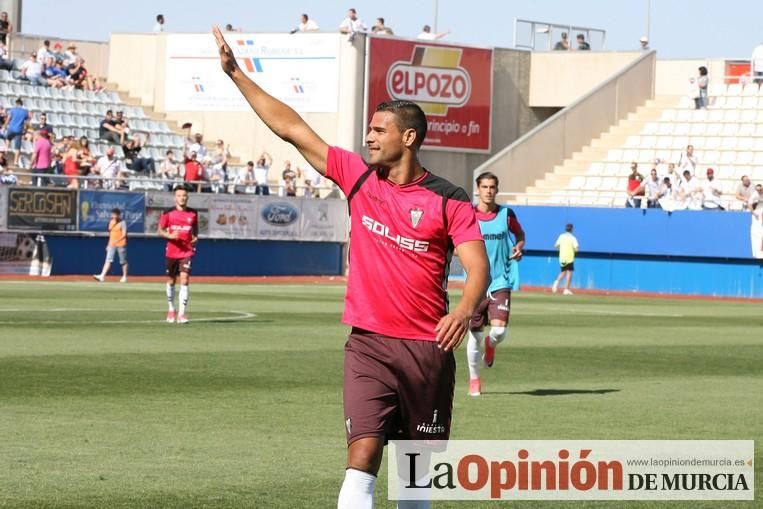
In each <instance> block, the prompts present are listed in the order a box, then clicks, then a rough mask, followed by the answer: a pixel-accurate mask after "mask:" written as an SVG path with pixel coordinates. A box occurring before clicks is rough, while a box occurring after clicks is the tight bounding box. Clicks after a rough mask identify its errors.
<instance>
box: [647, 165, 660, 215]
mask: <svg viewBox="0 0 763 509" xmlns="http://www.w3.org/2000/svg"><path fill="white" fill-rule="evenodd" d="M644 192H645V195H646V208H648V209H659V208H661V207H660V198H662V196H663V189H662V182H660V179H659V178H658V177H657V168H652V170H651V171H650V172H649V178H648V179H647V181H646V182H645V183H644Z"/></svg>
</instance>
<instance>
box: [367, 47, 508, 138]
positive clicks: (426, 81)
mask: <svg viewBox="0 0 763 509" xmlns="http://www.w3.org/2000/svg"><path fill="white" fill-rule="evenodd" d="M369 58H370V61H369V69H370V70H369V77H368V109H369V111H368V120H369V121H370V119H371V117H372V116H373V112H374V109H375V108H376V105H377V104H379V103H380V102H383V101H389V100H408V101H413V102H415V103H417V104H418V105H419V106H421V108H422V109H423V110H424V112H425V113H426V114H427V121H428V130H427V137H426V139H425V140H424V146H425V147H426V148H441V149H444V150H470V151H485V152H487V151H489V150H490V120H491V119H490V105H491V100H492V93H493V91H492V87H493V85H492V82H493V80H492V77H493V50H491V49H484V48H470V47H464V46H453V45H450V44H440V43H431V42H425V41H406V40H400V39H391V38H381V37H372V38H371V41H370V56H369Z"/></svg>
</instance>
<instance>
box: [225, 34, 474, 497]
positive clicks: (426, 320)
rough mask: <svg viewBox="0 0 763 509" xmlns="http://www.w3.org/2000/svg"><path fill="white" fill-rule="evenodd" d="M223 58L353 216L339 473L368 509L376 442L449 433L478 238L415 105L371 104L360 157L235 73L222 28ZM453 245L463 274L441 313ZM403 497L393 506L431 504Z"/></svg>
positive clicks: (347, 493) (261, 112)
mask: <svg viewBox="0 0 763 509" xmlns="http://www.w3.org/2000/svg"><path fill="white" fill-rule="evenodd" d="M213 32H214V35H215V38H216V40H217V45H218V48H219V51H220V62H221V65H222V68H223V71H225V73H226V74H228V76H230V78H231V79H232V80H233V83H234V84H235V85H236V86H237V87H238V88H239V90H240V91H241V93H242V94H243V96H244V98H245V99H246V100H247V101H248V102H249V104H250V105H251V107H252V109H253V110H254V112H255V113H256V114H257V115H258V116H259V117H260V119H262V121H263V122H264V123H265V124H266V125H267V126H268V127H269V128H270V129H271V130H272V131H273V132H274V133H275V134H276V135H277V136H279V137H280V138H282V139H283V140H285V141H287V142H289V143H291V144H292V145H294V146H295V147H296V148H297V150H299V152H300V153H301V154H302V155H303V156H304V157H305V159H307V162H308V163H309V164H310V166H312V167H313V168H315V169H316V170H317V171H318V172H319V173H321V174H322V175H325V176H326V177H328V178H329V179H331V180H333V181H334V182H336V184H337V185H338V186H339V187H340V188H341V189H342V191H344V193H345V195H346V196H347V201H348V206H349V209H350V216H351V220H352V243H351V244H350V263H351V268H350V277H349V282H348V285H347V295H346V298H345V309H344V316H343V321H344V322H345V323H347V324H349V325H350V326H352V330H351V332H350V336H349V339H348V341H347V344H346V345H345V362H344V411H345V427H346V431H347V443H348V453H347V470H346V474H345V479H344V483H343V484H342V489H341V490H340V492H339V501H338V508H339V509H368V508H372V507H373V496H374V483H375V481H376V474H377V472H378V470H379V465H380V463H381V458H382V452H383V448H384V443H385V439H401V440H404V439H409V440H419V439H422V440H444V439H447V438H448V435H449V432H450V420H451V408H452V402H453V386H454V383H455V360H454V357H453V349H454V348H456V347H458V345H459V344H460V343H461V341H462V340H463V338H464V335H465V333H466V330H467V324H468V322H469V317H470V316H471V315H472V313H473V312H474V310H475V308H476V306H477V304H478V303H479V301H480V299H481V297H482V295H484V292H485V289H486V287H487V282H488V269H489V267H488V261H487V256H486V254H485V245H484V243H483V242H482V235H481V234H480V231H479V227H478V226H477V222H476V219H475V215H474V210H473V209H472V206H471V203H470V199H469V196H468V195H467V194H466V192H464V191H463V190H462V189H460V188H458V187H456V186H454V185H452V184H451V183H449V182H448V181H446V180H444V179H442V178H439V177H437V176H435V175H433V174H432V173H430V172H429V171H428V170H426V169H425V168H423V167H422V166H421V164H420V163H419V160H418V151H419V148H420V147H421V143H422V142H423V141H424V137H425V135H426V129H427V121H426V116H425V115H424V112H423V111H422V110H421V108H419V107H418V106H417V105H416V104H414V103H411V102H407V101H392V102H389V103H382V104H380V105H378V106H377V108H376V112H375V113H374V115H373V118H372V119H371V124H370V126H369V129H368V134H367V135H366V146H367V148H368V161H364V160H363V159H362V158H361V156H360V155H358V154H355V153H352V152H348V151H346V150H342V149H340V148H338V147H329V146H328V145H327V144H326V142H325V141H323V140H322V139H321V138H320V137H319V136H318V135H317V134H316V133H315V132H314V131H313V130H312V129H311V128H310V126H308V125H307V123H306V122H305V121H304V120H303V119H302V118H301V117H300V116H299V115H298V114H297V113H296V112H295V111H294V110H293V109H291V108H290V107H289V106H287V105H286V104H284V103H282V102H280V101H279V100H277V99H275V98H274V97H272V96H270V95H269V94H267V93H266V92H265V91H264V90H263V89H262V88H260V87H259V86H258V85H257V84H256V83H255V82H253V81H252V80H251V79H249V78H248V77H247V76H246V75H245V74H244V73H243V72H242V71H241V69H240V68H239V66H238V64H237V62H236V59H235V57H234V55H233V52H232V51H231V49H230V47H229V46H228V44H227V43H226V42H225V39H224V38H223V35H222V33H220V30H219V29H218V28H217V27H215V28H214V29H213ZM454 249H455V251H456V253H457V254H458V256H459V257H460V258H461V261H462V263H463V265H464V267H465V268H466V270H467V273H468V276H467V279H466V284H465V287H464V294H463V297H462V298H461V301H460V302H459V304H458V306H456V307H455V308H454V309H452V310H449V309H448V294H447V291H446V285H447V280H448V265H449V260H450V258H451V255H452V253H453V250H454ZM421 504H422V502H400V503H399V504H398V507H401V508H402V507H406V508H415V507H428V503H426V502H424V504H427V505H421Z"/></svg>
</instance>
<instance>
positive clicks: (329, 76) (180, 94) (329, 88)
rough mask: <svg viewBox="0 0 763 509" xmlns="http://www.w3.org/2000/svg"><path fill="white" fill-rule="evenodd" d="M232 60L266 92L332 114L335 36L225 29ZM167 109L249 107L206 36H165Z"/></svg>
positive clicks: (335, 84)
mask: <svg viewBox="0 0 763 509" xmlns="http://www.w3.org/2000/svg"><path fill="white" fill-rule="evenodd" d="M225 37H226V40H227V42H228V45H229V46H230V47H231V49H232V50H233V53H234V54H235V55H236V59H237V60H238V64H239V66H240V67H241V69H242V70H243V71H244V73H246V74H247V75H248V76H249V77H251V78H252V79H254V80H255V81H256V82H257V83H258V84H259V85H260V86H261V87H262V88H264V89H265V90H266V91H267V92H268V93H270V94H271V95H273V96H275V97H277V98H278V99H280V100H281V101H283V102H285V103H286V104H288V105H289V106H291V107H292V108H294V109H295V110H297V111H299V112H304V113H315V112H317V113H333V112H336V111H337V105H338V98H339V92H338V91H339V64H338V62H339V58H338V57H339V43H340V40H344V39H343V38H342V37H340V36H339V35H337V34H294V35H290V34H241V33H226V34H225ZM166 40H167V53H166V54H167V60H166V70H167V71H166V79H165V90H166V93H165V109H166V110H167V111H250V109H251V108H250V106H249V104H247V102H246V101H245V100H244V98H243V97H242V96H241V93H240V92H239V90H238V88H236V86H235V85H233V83H232V82H231V80H230V78H228V76H226V75H225V73H223V72H222V70H221V69H220V61H219V56H218V51H217V45H216V44H215V40H214V38H213V37H212V35H211V34H171V35H167V36H166Z"/></svg>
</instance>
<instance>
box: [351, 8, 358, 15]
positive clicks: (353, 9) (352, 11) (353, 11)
mask: <svg viewBox="0 0 763 509" xmlns="http://www.w3.org/2000/svg"><path fill="white" fill-rule="evenodd" d="M349 10H350V12H351V13H353V14H357V13H358V11H356V10H355V7H350V9H349Z"/></svg>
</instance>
